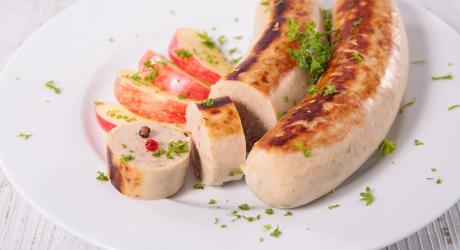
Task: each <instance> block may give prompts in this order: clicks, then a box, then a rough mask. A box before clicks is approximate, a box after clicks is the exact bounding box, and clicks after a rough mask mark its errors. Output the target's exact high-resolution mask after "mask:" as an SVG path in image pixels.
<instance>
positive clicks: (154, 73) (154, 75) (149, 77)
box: [144, 67, 160, 85]
mask: <svg viewBox="0 0 460 250" xmlns="http://www.w3.org/2000/svg"><path fill="white" fill-rule="evenodd" d="M159 74H160V70H159V69H158V68H157V67H151V71H150V74H149V75H147V76H145V77H144V80H145V81H147V82H154V81H155V80H156V79H157V77H158V75H159ZM147 85H148V84H147Z"/></svg>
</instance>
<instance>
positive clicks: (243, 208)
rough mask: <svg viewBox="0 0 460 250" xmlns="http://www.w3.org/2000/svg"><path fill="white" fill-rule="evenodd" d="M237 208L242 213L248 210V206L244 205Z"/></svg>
mask: <svg viewBox="0 0 460 250" xmlns="http://www.w3.org/2000/svg"><path fill="white" fill-rule="evenodd" d="M238 208H239V209H241V210H243V211H247V210H249V209H250V207H249V205H248V204H246V203H244V204H241V205H239V206H238Z"/></svg>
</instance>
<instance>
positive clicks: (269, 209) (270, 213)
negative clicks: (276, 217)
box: [265, 208, 275, 215]
mask: <svg viewBox="0 0 460 250" xmlns="http://www.w3.org/2000/svg"><path fill="white" fill-rule="evenodd" d="M265 213H266V214H268V215H273V214H274V213H275V212H274V211H273V209H272V208H267V209H265Z"/></svg>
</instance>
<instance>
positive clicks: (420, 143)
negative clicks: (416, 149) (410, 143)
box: [414, 139, 425, 146]
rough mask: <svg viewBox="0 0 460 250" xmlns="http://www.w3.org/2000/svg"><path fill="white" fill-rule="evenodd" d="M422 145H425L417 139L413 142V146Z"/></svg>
mask: <svg viewBox="0 0 460 250" xmlns="http://www.w3.org/2000/svg"><path fill="white" fill-rule="evenodd" d="M424 144H425V143H423V142H422V141H420V140H419V139H415V140H414V145H415V146H422V145H424Z"/></svg>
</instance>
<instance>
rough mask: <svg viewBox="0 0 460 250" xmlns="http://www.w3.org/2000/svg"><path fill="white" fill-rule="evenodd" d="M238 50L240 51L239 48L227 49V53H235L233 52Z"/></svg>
mask: <svg viewBox="0 0 460 250" xmlns="http://www.w3.org/2000/svg"><path fill="white" fill-rule="evenodd" d="M236 52H238V48H232V49H229V50H228V51H227V53H228V54H229V55H230V56H231V55H233V54H235V53H236Z"/></svg>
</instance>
